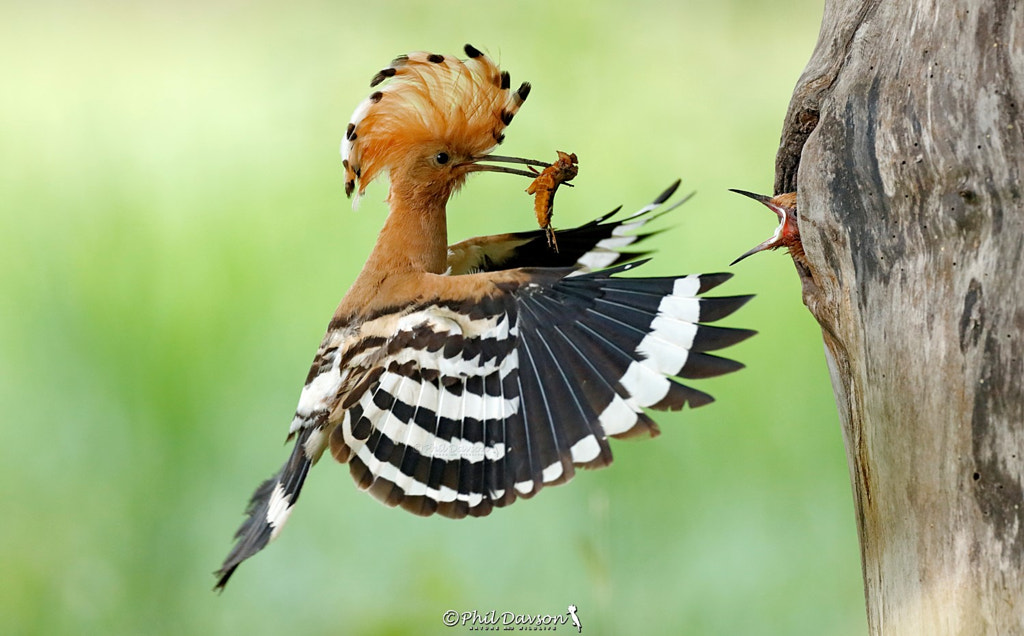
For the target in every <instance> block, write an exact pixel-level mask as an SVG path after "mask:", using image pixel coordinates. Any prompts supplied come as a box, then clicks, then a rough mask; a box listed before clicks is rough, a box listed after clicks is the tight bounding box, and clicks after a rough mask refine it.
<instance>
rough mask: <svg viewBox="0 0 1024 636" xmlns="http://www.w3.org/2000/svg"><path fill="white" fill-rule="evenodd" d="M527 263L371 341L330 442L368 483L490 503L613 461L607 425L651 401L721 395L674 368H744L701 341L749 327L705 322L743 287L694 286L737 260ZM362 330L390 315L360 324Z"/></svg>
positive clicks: (477, 509) (373, 334) (626, 422)
mask: <svg viewBox="0 0 1024 636" xmlns="http://www.w3.org/2000/svg"><path fill="white" fill-rule="evenodd" d="M632 267H634V265H633V264H631V265H624V266H620V267H618V268H615V269H613V270H606V271H603V272H597V273H588V274H583V275H579V276H571V277H569V276H568V274H569V273H570V271H571V270H561V271H552V270H532V271H527V272H526V274H527V275H528V280H527V282H524V283H523V284H520V285H515V286H507V287H506V288H504V289H503V290H502V292H501V293H498V294H496V295H494V296H490V297H487V298H485V299H484V300H483V301H482V302H479V303H474V304H469V303H458V302H450V303H442V302H435V303H431V304H428V305H424V306H421V307H418V308H415V309H411V310H408V311H407V312H405V313H404V314H403V315H402V316H401V317H400V318H399V319H397V320H396V319H395V318H394V317H387V318H381V319H380V320H382V321H385V323H386V324H385V323H382V325H381V326H382V327H385V326H386V327H388V328H391V327H393V328H394V329H393V331H391V335H390V337H389V338H388V339H387V342H386V344H384V345H382V346H381V347H379V348H376V349H374V350H373V351H371V350H370V349H364V353H362V354H360V355H362V356H364V358H363V359H362V360H360V359H359V356H356V357H354V358H352V364H355V365H360V364H362V365H363V369H365V371H364V372H363V376H362V377H363V379H362V380H361V381H360V382H359V384H358V385H357V386H355V387H353V388H352V389H351V390H349V391H348V392H347V393H346V395H344V397H343V398H342V400H343V401H342V403H341V404H340V406H339V409H338V410H337V411H336V412H335V415H334V416H332V417H337V418H338V419H340V422H339V424H338V425H337V426H336V427H335V428H334V431H333V433H332V435H331V440H330V444H331V448H332V452H333V453H334V455H335V457H336V458H338V459H339V460H340V461H348V462H349V464H350V468H351V472H352V475H353V477H354V478H355V480H356V482H357V483H358V485H359V486H360V487H361V488H364V489H367V490H369V491H370V492H371V493H372V494H373V495H374V496H375V497H377V498H378V499H380V500H381V501H383V502H385V503H387V504H389V505H400V506H402V507H403V508H405V509H407V510H410V511H412V512H415V513H417V514H423V515H429V514H433V513H435V512H437V513H440V514H443V515H445V516H449V517H453V518H460V517H463V516H466V515H467V514H468V515H474V516H479V515H486V514H488V513H489V512H490V511H491V509H492V508H493V507H494V506H505V505H508V504H510V503H512V502H513V501H515V499H516V498H517V497H531V496H533V495H534V494H536V493H537V492H538V491H539V490H540V489H541V488H542V487H543V486H545V485H551V484H558V483H563V482H565V481H568V480H569V479H571V478H572V476H573V475H574V473H575V469H576V468H577V467H585V468H594V467H601V466H605V465H607V464H608V463H610V462H611V460H612V454H611V450H610V448H609V446H608V438H609V437H628V436H632V435H637V434H642V433H646V434H648V435H655V434H657V432H658V429H657V427H656V425H655V424H654V422H653V421H651V419H650V418H649V417H648V416H647V415H646V414H645V413H644V409H647V408H650V409H657V410H665V409H679V408H682V407H683V406H684V405H686V404H689V405H690V406H691V407H697V406H702V405H704V404H707V403H709V402H711V401H712V398H711V396H709V395H708V394H706V393H704V392H702V391H699V390H697V389H694V388H692V387H690V386H687V385H685V384H683V383H682V382H680V381H679V380H677V379H676V378H684V379H691V378H704V377H710V376H714V375H719V374H722V373H727V372H729V371H734V370H737V369H739V368H741V367H742V365H741V364H739V363H737V362H733V361H731V360H727V359H724V358H719V357H715V356H712V355H709V354H708V353H707V352H708V351H712V350H715V349H720V348H723V347H726V346H728V345H731V344H734V343H736V342H739V341H741V340H744V339H746V338H747V337H749V336H751V335H753V333H754V332H752V331H748V330H742V329H728V328H721V327H713V326H710V325H706V324H703V323H707V322H713V321H715V320H718V319H719V318H722V317H724V316H726V315H728V314H730V313H732V312H733V311H735V310H736V309H738V308H739V307H740V306H741V305H743V304H744V303H745V302H746V301H747V300H749V298H750V297H749V296H736V297H725V298H698V295H699V294H702V293H704V292H705V291H707V290H709V289H711V288H712V287H715V286H716V285H718V284H720V283H722V282H723V281H725V280H727V279H728V278H729V277H730V275H729V274H713V275H705V276H687V277H680V278H618V277H615V276H613V274H616V273H619V272H622V271H625V270H627V269H630V268H632ZM363 328H364V330H365V331H364V336H365V337H368V338H380V334H381V333H382V331H383V330H384V329H381V328H378V327H375V326H374V325H373V324H372V321H371V323H367V324H364V327H363Z"/></svg>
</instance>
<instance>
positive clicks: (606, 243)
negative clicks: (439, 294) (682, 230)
mask: <svg viewBox="0 0 1024 636" xmlns="http://www.w3.org/2000/svg"><path fill="white" fill-rule="evenodd" d="M679 183H680V182H679V181H678V180H677V181H676V182H675V183H673V184H672V185H671V186H669V187H668V189H666V190H665V191H664V192H662V193H661V194H660V195H658V197H657V198H656V199H654V201H652V202H651V203H649V204H648V205H646V206H644V207H643V208H641V209H640V210H638V211H636V212H634V213H633V214H630V215H629V216H625V217H623V218H620V219H615V220H612V219H613V217H615V216H616V215H617V214H618V213H619V212H620V211H621V210H622V208H621V207H619V208H616V209H614V210H612V211H611V212H609V213H607V214H605V215H604V216H601V217H599V218H597V219H594V220H593V221H591V222H589V223H586V224H585V225H581V226H579V227H574V228H571V229H567V230H559V231H558V232H557V236H558V251H557V252H555V251H554V250H552V249H551V248H550V247H548V239H547V235H546V234H545V232H544V230H533V231H530V232H517V233H514V234H497V235H494V236H481V237H477V238H471V239H467V240H465V241H461V242H459V243H455V244H454V245H450V246H449V247H448V268H449V273H450V274H452V275H459V274H472V273H475V272H491V271H498V270H505V269H517V268H520V267H576V268H578V269H580V270H581V271H584V272H589V271H595V270H599V269H603V268H605V267H612V266H614V265H618V264H621V263H625V262H628V261H631V260H634V259H637V258H641V257H643V256H646V255H647V252H643V251H624V250H626V248H628V247H630V246H633V245H635V244H636V243H638V242H640V241H642V240H644V239H646V238H648V237H649V236H652V235H653V234H654V232H646V233H639V234H638V233H637V232H638V231H639V230H640V229H641V228H642V227H643V226H644V225H646V224H647V223H649V222H650V221H652V220H654V219H656V218H658V217H659V216H661V215H662V214H665V213H666V212H670V211H672V210H674V209H676V208H677V207H679V206H680V205H682V204H683V203H685V202H686V201H688V200H689V198H690V197H689V196H686V197H684V198H682V199H680V200H678V201H676V202H675V203H672V204H671V205H669V206H667V207H665V206H664V204H665V203H666V201H668V199H669V198H671V197H672V195H673V194H675V192H676V190H677V189H678V188H679Z"/></svg>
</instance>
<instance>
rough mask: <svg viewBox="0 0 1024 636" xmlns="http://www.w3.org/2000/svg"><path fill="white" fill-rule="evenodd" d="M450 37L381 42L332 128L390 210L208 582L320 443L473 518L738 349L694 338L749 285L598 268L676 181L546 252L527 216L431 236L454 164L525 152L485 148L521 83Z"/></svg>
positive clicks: (383, 483)
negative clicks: (371, 73)
mask: <svg viewBox="0 0 1024 636" xmlns="http://www.w3.org/2000/svg"><path fill="white" fill-rule="evenodd" d="M465 53H466V55H467V56H468V59H465V60H461V59H458V58H457V57H454V56H449V55H437V54H432V53H425V52H418V53H410V54H409V55H403V56H401V57H398V58H397V59H395V60H394V61H393V62H392V64H391V65H390V66H389V67H388V68H385V69H384V70H382V71H380V72H379V73H378V74H377V75H376V76H375V77H374V78H373V81H372V82H371V87H372V88H376V87H377V86H378V85H382V84H383V86H382V87H381V88H379V89H378V90H376V91H375V92H374V93H373V94H371V95H370V96H369V98H367V99H366V100H365V101H364V102H363V103H362V104H360V105H359V107H358V108H357V109H356V111H355V114H354V115H353V117H352V120H351V123H350V124H349V125H348V128H347V131H346V134H345V138H344V140H343V142H342V145H341V155H342V160H343V161H342V164H343V166H344V168H345V177H346V178H345V189H346V193H347V194H348V195H349V196H352V195H353V194H355V195H356V197H357V198H358V196H359V195H362V194H363V192H364V191H365V189H366V186H367V185H368V184H369V183H370V182H371V181H373V180H374V178H375V177H377V176H379V175H381V174H382V173H387V174H388V176H389V178H390V190H389V192H388V197H387V203H388V206H389V208H390V212H389V214H388V216H387V220H386V221H385V222H384V227H383V229H382V230H381V232H380V235H379V237H378V239H377V243H376V245H375V246H374V247H373V250H372V252H371V253H370V256H369V258H368V260H367V261H366V264H365V266H364V267H363V270H362V272H361V273H360V274H359V275H358V277H357V278H356V280H355V282H354V283H353V284H352V286H351V288H350V289H349V290H348V292H347V293H346V294H345V296H344V298H343V299H342V300H341V304H340V305H339V306H338V308H337V310H336V311H335V313H334V317H333V318H332V319H331V321H330V324H329V325H328V327H327V334H326V335H325V336H324V338H323V341H322V342H321V344H320V348H319V350H318V351H317V353H316V357H315V358H314V359H313V365H312V367H311V368H310V371H309V375H308V376H307V377H306V382H305V386H304V387H303V389H302V392H301V394H300V396H299V404H298V407H297V409H296V411H295V417H294V419H293V420H292V423H291V427H290V429H289V434H288V438H289V440H294V447H293V450H292V452H291V456H290V457H289V458H288V460H287V461H286V462H285V464H284V466H282V467H281V469H280V470H279V471H278V472H277V474H275V475H274V476H273V477H271V478H270V479H268V480H267V481H265V482H263V484H262V485H260V486H259V488H257V489H256V492H255V493H254V494H253V496H252V499H251V501H250V502H249V506H248V509H247V510H246V515H247V518H246V520H245V521H244V523H243V524H242V526H241V527H240V528H239V529H238V531H237V533H236V534H235V538H236V540H237V542H236V544H235V546H234V548H233V549H232V550H231V552H230V554H229V555H228V556H227V559H226V560H225V561H224V564H223V565H222V566H221V568H220V570H219V571H218V572H217V573H216V575H217V577H218V580H217V584H216V587H217V588H223V586H224V585H225V584H226V583H227V581H228V579H229V578H230V577H231V575H232V573H233V572H234V571H235V569H236V568H237V567H238V565H239V564H240V563H242V561H244V560H246V559H248V558H249V557H251V556H252V555H254V554H255V553H257V552H259V551H260V550H261V549H263V547H265V546H266V545H267V543H268V542H270V541H271V540H272V539H274V538H275V537H276V536H277V535H278V534H279V533H280V532H281V529H282V527H283V526H284V524H285V522H286V521H287V519H288V517H289V516H290V515H291V512H292V509H293V507H294V506H295V503H296V501H297V499H298V497H299V493H300V491H301V489H302V485H303V482H304V481H305V479H306V476H307V474H308V471H309V469H310V467H311V466H312V465H313V464H315V463H316V462H317V460H318V459H319V458H320V456H321V455H322V454H323V452H324V451H325V450H326V449H328V448H329V449H330V452H331V454H332V455H333V456H334V458H335V459H336V460H337V461H339V462H341V463H347V464H348V465H349V469H350V472H351V473H352V477H353V478H354V479H355V481H356V484H357V485H358V487H359V488H361V489H363V490H367V491H368V492H369V493H370V494H372V495H373V496H374V497H376V498H377V499H379V500H380V501H382V502H384V503H385V504H387V505H389V506H401V507H402V508H404V509H406V510H408V511H410V512H413V513H415V514H418V515H431V514H434V513H437V514H441V515H444V516H446V517H451V518H455V519H458V518H462V517H465V516H467V515H471V516H482V515H486V514H488V513H490V512H491V510H492V508H494V507H502V506H507V505H509V504H511V503H513V502H514V501H516V500H517V499H518V498H529V497H532V496H533V495H535V494H537V492H538V491H540V490H541V489H542V488H543V487H545V486H550V485H555V484H561V483H564V482H566V481H568V480H570V479H571V478H572V477H573V475H574V473H575V472H576V469H577V468H599V467H602V466H607V465H608V464H609V463H610V462H611V461H612V453H611V449H610V447H609V444H608V438H609V437H616V438H622V437H633V436H639V435H647V436H654V435H657V434H658V427H657V426H656V425H655V423H654V422H653V421H652V420H651V419H650V417H648V415H647V414H646V412H645V409H648V408H650V409H656V410H666V409H671V410H676V409H680V408H682V407H683V406H684V405H686V404H689V405H690V406H691V407H698V406H702V405H705V404H707V403H709V402H711V401H712V399H713V398H712V397H711V396H710V395H708V394H706V393H704V392H702V391H699V390H697V389H694V388H692V387H689V386H687V385H685V384H682V383H681V382H679V381H678V380H676V379H675V378H676V377H678V378H705V377H710V376H715V375H719V374H722V373H727V372H730V371H735V370H737V369H740V368H742V366H743V365H741V364H740V363H738V362H734V361H732V360H728V359H725V358H720V357H716V356H713V355H710V354H708V353H707V352H708V351H713V350H716V349H721V348H723V347H727V346H729V345H732V344H734V343H737V342H740V341H742V340H744V339H746V338H748V337H750V336H751V335H753V334H754V332H753V331H749V330H745V329H729V328H722V327H714V326H710V325H706V324H704V323H708V322H714V321H716V320H718V319H720V318H723V317H725V316H727V315H729V314H731V313H732V312H733V311H735V310H736V309H738V308H739V307H740V306H742V305H743V304H744V303H746V302H747V301H748V300H749V299H750V296H732V297H718V298H698V296H699V295H700V294H703V293H704V292H706V291H708V290H709V289H711V288H713V287H715V286H717V285H719V284H720V283H722V282H724V281H725V280H727V279H728V278H730V277H731V275H730V274H711V275H690V276H675V277H662V278H621V277H619V276H618V274H620V273H623V272H626V271H627V270H631V269H632V268H633V267H634V266H636V265H638V264H640V262H641V261H637V260H635V259H636V258H638V257H639V256H642V255H643V254H640V253H630V252H626V251H624V250H625V248H627V247H628V246H630V245H631V244H633V243H634V242H636V241H638V240H640V239H642V238H644V237H645V236H647V235H645V234H637V233H636V232H637V231H638V230H640V228H642V226H643V225H644V224H645V223H647V222H648V221H649V220H650V219H651V218H653V216H656V214H657V213H659V211H661V210H663V209H664V207H663V204H665V203H666V201H667V200H668V199H669V198H670V197H671V196H672V195H673V193H674V192H675V190H676V187H677V186H678V182H676V183H675V184H673V185H672V186H671V187H670V188H669V189H668V190H666V191H665V192H664V193H663V194H662V195H661V196H659V197H657V198H656V199H655V200H654V202H653V203H651V204H650V205H648V206H646V207H644V208H643V209H641V210H640V211H639V212H637V213H636V214H633V215H631V216H628V217H626V218H623V219H621V220H618V221H615V220H610V219H611V217H612V215H613V214H615V213H616V212H617V211H618V210H615V211H613V212H612V213H610V214H608V215H605V216H602V217H601V218H598V219H596V220H594V221H592V222H590V223H588V224H586V225H583V226H580V227H577V228H575V229H569V230H565V231H561V232H560V233H559V250H558V251H557V252H555V251H553V250H551V249H549V247H548V245H547V238H546V235H545V232H544V231H543V230H535V231H531V232H522V233H517V234H503V235H497V236H489V237H483V238H476V239H470V240H468V241H463V242H461V243H456V244H455V245H452V246H450V247H449V246H448V244H447V228H446V220H445V214H446V212H445V206H446V204H447V202H448V199H449V197H450V196H451V195H452V193H454V192H455V191H456V190H458V189H459V187H460V186H462V185H463V183H464V182H465V180H466V178H467V177H468V176H469V175H470V174H472V173H474V172H481V171H491V172H507V173H512V174H520V175H524V176H528V177H530V178H533V177H534V176H536V174H535V172H531V171H526V170H521V169H518V168H513V167H510V166H507V165H497V164H502V163H505V164H508V163H511V164H520V165H527V166H543V165H544V164H543V163H541V162H535V161H530V160H526V159H519V158H516V157H502V156H498V155H493V154H489V153H490V152H491V151H492V150H493V149H494V148H495V147H496V146H497V144H499V143H501V141H502V140H503V138H504V134H503V131H504V129H505V128H506V126H508V125H509V123H510V122H511V121H512V118H513V117H514V116H515V115H516V113H517V112H518V111H519V108H520V106H522V104H523V102H524V101H525V100H526V98H527V96H528V95H529V93H530V84H528V83H524V84H522V85H520V86H519V87H518V88H517V89H515V90H513V89H512V88H511V83H510V78H509V74H508V73H507V72H505V71H501V70H500V69H499V68H498V66H497V65H495V63H494V62H492V61H491V60H490V59H489V58H488V57H487V56H486V55H484V54H482V53H481V52H480V51H479V50H477V49H476V48H474V47H472V46H470V45H466V47H465ZM486 162H490V163H486ZM357 200H358V199H357ZM681 202H682V201H680V202H679V203H681ZM676 205H678V203H677V204H676ZM672 207H675V206H672ZM669 209H671V208H669Z"/></svg>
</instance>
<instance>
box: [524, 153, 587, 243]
mask: <svg viewBox="0 0 1024 636" xmlns="http://www.w3.org/2000/svg"><path fill="white" fill-rule="evenodd" d="M556 152H557V153H558V159H557V160H556V161H555V162H554V163H553V164H551V165H550V166H548V167H547V168H544V170H542V171H540V172H539V173H537V178H536V179H534V180H533V183H531V184H530V187H528V188H526V193H527V194H532V195H534V196H535V197H536V198H535V199H534V202H533V209H534V212H536V213H537V224H538V225H539V226H540V227H541V229H543V230H544V232H545V233H546V234H547V237H548V247H550V248H551V249H553V250H554V251H556V252H557V251H558V241H557V240H556V239H555V230H554V228H552V227H551V217H552V215H553V214H554V206H555V191H556V190H558V186H560V185H562V184H563V183H564V184H565V185H567V186H569V187H570V188H571V187H572V184H571V183H567V182H568V181H572V180H573V179H574V178H575V177H576V175H577V174H579V170H580V169H579V160H578V159H577V158H576V153H571V154H570V153H565V152H562V151H561V150H557V151H556ZM530 170H533V171H534V172H537V171H536V170H535V169H534V168H533V167H532V166H531V168H530Z"/></svg>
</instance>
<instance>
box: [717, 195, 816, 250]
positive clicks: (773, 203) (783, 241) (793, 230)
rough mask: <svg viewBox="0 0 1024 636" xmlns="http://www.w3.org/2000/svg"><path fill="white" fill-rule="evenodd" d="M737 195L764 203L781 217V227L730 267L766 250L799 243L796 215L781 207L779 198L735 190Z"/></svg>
mask: <svg viewBox="0 0 1024 636" xmlns="http://www.w3.org/2000/svg"><path fill="white" fill-rule="evenodd" d="M729 191H730V192H735V193H736V194H742V195H743V196H745V197H750V198H751V199H753V200H755V201H759V202H760V203H763V204H764V205H765V206H766V207H767V208H768V209H769V210H771V211H772V212H774V213H775V215H776V216H778V217H779V225H778V227H776V228H775V233H774V234H773V235H772V237H771V238H769V239H768V240H767V241H764V242H763V243H760V244H758V245H756V246H755V247H754V248H752V249H750V250H748V251H747V252H745V253H744V254H743V255H742V256H740V257H739V258H737V259H736V260H734V261H733V262H731V263H729V265H735V264H736V263H739V262H740V261H742V260H743V259H745V258H746V257H748V256H750V255H752V254H757V253H758V252H763V251H764V250H771V249H776V248H779V247H784V246H789V245H790V244H792V243H793V242H794V241H799V238H797V237H799V231H798V230H797V225H796V214H795V213H794V212H793V211H791V210H789V209H788V208H786V207H784V206H782V205H780V204H779V203H778V201H777V200H776V199H777V197H768V196H765V195H763V194H755V193H753V192H747V191H746V190H733V189H730V190H729Z"/></svg>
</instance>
